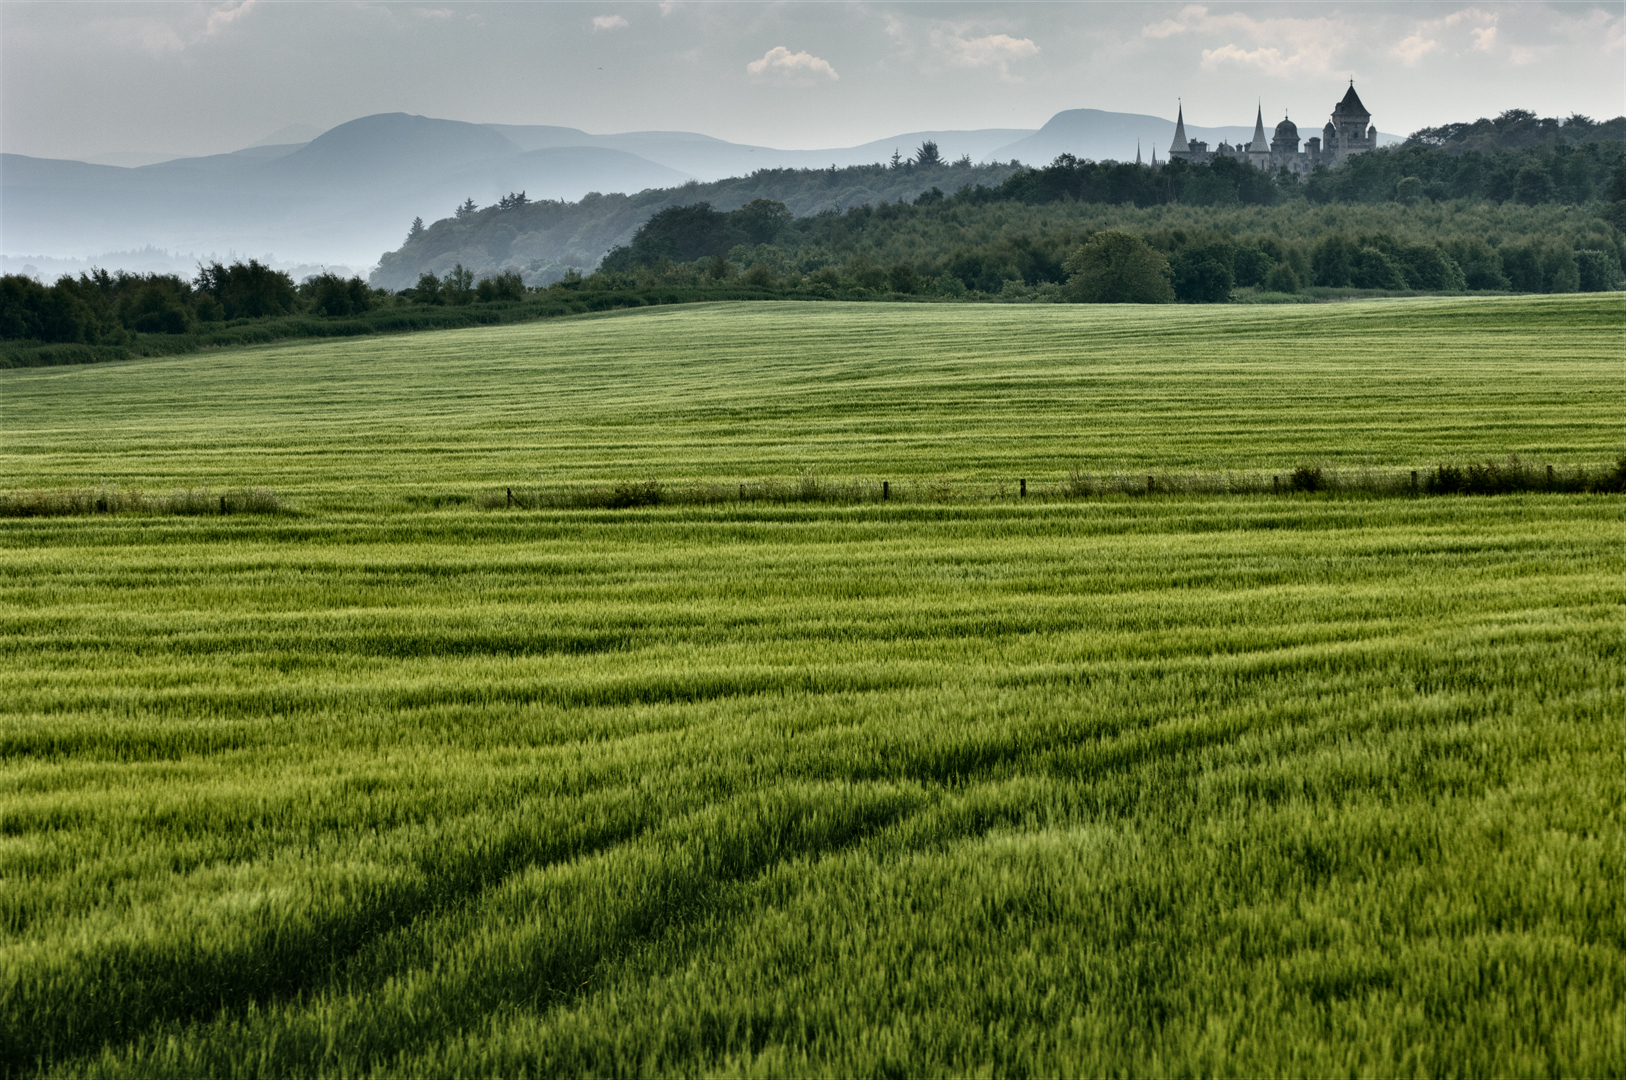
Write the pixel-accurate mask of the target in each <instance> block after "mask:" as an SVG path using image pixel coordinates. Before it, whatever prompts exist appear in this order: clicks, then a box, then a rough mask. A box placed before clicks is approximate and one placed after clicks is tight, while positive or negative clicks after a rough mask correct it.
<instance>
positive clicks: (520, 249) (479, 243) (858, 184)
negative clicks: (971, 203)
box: [369, 147, 1022, 289]
mask: <svg viewBox="0 0 1626 1080" xmlns="http://www.w3.org/2000/svg"><path fill="white" fill-rule="evenodd" d="M932 149H933V151H934V152H935V147H934V148H932ZM922 150H925V147H922ZM1021 168H1022V166H1020V165H1019V164H1017V163H1016V162H1008V163H994V164H988V165H973V164H972V163H971V162H970V161H969V160H966V159H964V158H962V159H961V160H959V161H957V162H952V163H946V162H943V161H941V160H937V159H936V157H935V153H932V154H922V153H918V152H917V154H916V156H915V157H914V158H911V159H909V160H902V159H900V160H899V161H898V162H897V163H896V164H895V165H893V164H886V163H877V164H874V165H853V166H848V167H846V168H841V169H837V168H829V169H758V170H757V171H756V172H753V173H751V174H750V175H749V176H736V177H729V178H727V179H724V180H715V181H711V182H708V183H701V182H699V181H691V182H690V183H687V184H684V185H682V186H681V187H675V188H656V189H650V190H647V191H641V192H637V193H635V194H629V195H621V194H608V195H604V194H599V193H597V192H590V193H588V194H587V195H584V196H583V197H582V198H581V199H580V200H579V201H577V202H573V203H572V202H563V201H557V200H546V199H544V200H534V201H533V200H530V199H523V200H521V199H516V198H514V197H513V196H509V197H508V198H507V199H506V200H501V201H499V202H498V203H497V204H496V205H494V206H488V207H486V208H484V209H476V208H474V207H473V206H472V205H469V204H465V205H464V206H462V207H459V208H458V210H457V212H456V213H454V214H453V215H452V216H451V217H447V218H443V219H441V220H439V221H436V222H435V223H433V224H432V225H427V226H423V227H422V228H419V227H417V226H416V225H414V227H413V228H412V229H410V230H409V232H408V235H407V240H406V243H405V244H403V245H402V246H401V248H400V249H399V250H398V251H392V252H387V253H385V254H384V255H383V256H382V257H381V258H380V260H379V266H378V269H377V270H376V271H374V272H373V274H372V275H371V277H370V278H369V281H370V282H371V283H372V284H373V285H375V286H379V287H383V288H388V289H404V288H409V287H412V286H413V283H414V282H416V281H417V280H418V279H419V277H421V276H422V275H423V274H426V273H432V274H435V275H436V276H437V277H445V275H446V274H447V273H448V272H449V271H450V270H451V269H452V268H453V267H454V266H456V265H459V264H461V265H463V266H465V267H469V268H470V269H472V270H474V271H475V272H476V273H477V274H485V273H488V272H490V273H497V272H510V273H517V274H520V275H521V276H522V277H523V278H524V280H525V282H526V284H528V285H546V284H548V283H550V282H553V281H556V280H558V279H559V278H561V277H563V276H564V275H565V274H566V273H567V272H569V271H570V270H572V269H575V270H578V271H587V270H589V269H591V268H593V267H595V266H597V265H598V261H599V258H600V256H602V255H603V254H604V253H605V252H606V251H608V250H609V249H611V248H612V247H615V246H617V245H621V244H625V243H627V242H628V241H629V240H630V239H631V237H632V235H633V233H634V232H636V231H637V229H638V227H639V226H640V225H641V224H643V222H644V221H646V220H647V219H648V218H649V217H650V216H651V215H652V214H655V213H658V212H659V211H661V210H664V209H666V208H668V207H672V206H683V205H689V204H693V203H700V202H706V203H709V204H711V205H713V206H718V207H722V208H724V209H733V208H736V207H740V206H744V205H746V204H747V203H750V202H753V201H755V200H757V199H770V200H772V201H774V202H778V203H783V204H784V205H785V206H786V207H788V208H789V210H790V212H791V213H792V214H793V215H796V216H798V217H807V216H812V215H815V214H819V213H824V212H827V211H840V210H845V209H847V208H848V207H852V206H859V205H862V204H864V203H870V204H878V203H881V202H895V201H896V200H898V199H913V198H914V197H915V196H916V195H918V194H920V193H921V192H923V191H926V190H928V189H930V188H932V187H939V188H946V189H948V190H951V191H952V190H957V189H959V188H961V187H965V186H974V185H977V184H982V185H984V186H987V185H990V184H992V185H997V184H999V183H1001V182H1002V181H1003V180H1004V179H1005V178H1006V177H1008V176H1010V175H1012V174H1013V173H1015V172H1017V171H1019V170H1020V169H1021ZM505 203H506V205H505Z"/></svg>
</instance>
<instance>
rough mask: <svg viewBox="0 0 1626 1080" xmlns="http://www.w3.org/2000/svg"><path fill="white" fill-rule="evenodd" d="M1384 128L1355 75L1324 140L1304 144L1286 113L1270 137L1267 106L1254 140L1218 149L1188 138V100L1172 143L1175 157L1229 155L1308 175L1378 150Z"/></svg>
mask: <svg viewBox="0 0 1626 1080" xmlns="http://www.w3.org/2000/svg"><path fill="white" fill-rule="evenodd" d="M1377 146H1378V129H1377V126H1376V125H1375V124H1373V123H1372V114H1371V113H1369V112H1367V111H1366V106H1365V105H1362V104H1361V99H1360V96H1359V95H1357V94H1356V93H1355V80H1354V79H1351V80H1350V81H1349V92H1348V93H1347V94H1345V95H1344V100H1342V101H1340V102H1339V103H1338V104H1336V105H1334V106H1333V107H1332V119H1330V120H1328V121H1327V126H1326V127H1324V128H1322V129H1321V137H1320V138H1319V139H1316V138H1312V139H1309V140H1308V141H1307V142H1306V143H1305V147H1304V149H1303V150H1300V149H1299V129H1298V127H1297V126H1296V125H1295V124H1294V123H1293V121H1291V120H1289V119H1287V118H1286V117H1285V116H1284V117H1283V118H1282V122H1281V123H1279V124H1277V125H1276V132H1275V134H1274V135H1272V136H1271V139H1270V141H1269V142H1266V141H1265V112H1264V109H1263V107H1261V108H1260V110H1259V112H1258V114H1257V115H1256V116H1255V118H1254V121H1253V140H1252V141H1251V142H1249V143H1248V145H1246V146H1231V145H1229V144H1228V143H1220V144H1219V146H1218V147H1217V148H1215V149H1213V150H1210V149H1208V144H1207V143H1205V142H1201V141H1189V142H1188V141H1187V139H1186V111H1185V106H1184V105H1183V104H1182V105H1181V107H1180V114H1179V119H1177V120H1176V121H1175V123H1174V144H1173V145H1171V146H1170V147H1169V158H1170V159H1171V160H1178V161H1189V162H1191V163H1192V164H1193V165H1206V164H1207V163H1208V162H1210V161H1213V160H1214V159H1215V158H1221V157H1228V158H1235V159H1236V160H1238V161H1246V162H1247V163H1248V164H1249V165H1252V166H1253V167H1255V168H1257V169H1263V170H1265V171H1267V172H1272V173H1274V172H1279V171H1281V170H1282V169H1286V170H1287V171H1288V172H1290V173H1298V174H1301V175H1302V174H1304V173H1308V172H1309V171H1310V170H1312V169H1314V168H1315V167H1316V166H1317V165H1336V164H1337V163H1338V162H1340V161H1342V160H1343V159H1344V158H1346V157H1349V156H1350V155H1351V154H1364V153H1365V152H1366V151H1368V150H1376V149H1377Z"/></svg>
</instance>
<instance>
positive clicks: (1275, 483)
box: [1270, 475, 1282, 495]
mask: <svg viewBox="0 0 1626 1080" xmlns="http://www.w3.org/2000/svg"><path fill="white" fill-rule="evenodd" d="M1270 490H1271V491H1273V492H1275V493H1276V494H1277V495H1280V494H1281V493H1282V478H1281V476H1280V475H1277V476H1272V477H1271V478H1270Z"/></svg>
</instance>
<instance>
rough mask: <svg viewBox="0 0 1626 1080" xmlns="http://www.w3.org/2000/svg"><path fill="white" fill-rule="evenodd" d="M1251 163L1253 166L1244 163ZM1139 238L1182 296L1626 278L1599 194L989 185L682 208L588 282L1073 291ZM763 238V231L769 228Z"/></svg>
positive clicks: (844, 290)
mask: <svg viewBox="0 0 1626 1080" xmlns="http://www.w3.org/2000/svg"><path fill="white" fill-rule="evenodd" d="M1243 167H1244V168H1246V166H1243ZM1104 231H1113V232H1120V233H1125V234H1129V235H1133V236H1136V237H1138V238H1139V239H1140V240H1141V241H1143V242H1144V244H1145V245H1146V246H1148V247H1149V248H1150V249H1152V250H1154V251H1155V252H1157V253H1158V254H1159V255H1160V257H1161V258H1162V259H1163V260H1164V262H1165V263H1166V264H1167V267H1168V273H1169V285H1170V289H1171V290H1172V291H1171V293H1170V296H1169V299H1174V300H1180V301H1184V302H1191V303H1216V302H1224V301H1227V300H1230V299H1233V298H1234V297H1235V296H1236V295H1237V292H1238V290H1253V293H1252V294H1250V295H1254V294H1258V293H1273V294H1278V295H1279V296H1284V297H1285V296H1292V295H1299V296H1301V297H1303V296H1305V295H1306V291H1307V290H1308V291H1309V295H1312V296H1313V295H1319V294H1317V293H1315V290H1348V289H1356V290H1367V291H1381V292H1393V293H1403V292H1437V293H1438V292H1462V291H1475V290H1478V291H1513V292H1576V291H1603V290H1608V289H1613V288H1617V287H1619V285H1620V284H1621V282H1622V281H1623V280H1626V272H1623V261H1626V237H1623V236H1622V234H1621V233H1620V231H1619V230H1617V229H1615V228H1613V227H1612V226H1611V225H1609V224H1608V223H1606V222H1604V221H1603V220H1601V219H1599V218H1597V217H1595V216H1591V215H1588V214H1587V213H1586V212H1585V211H1584V210H1579V209H1570V208H1561V207H1543V208H1523V207H1505V208H1491V207H1478V208H1462V209H1458V208H1426V209H1419V208H1408V207H1399V206H1387V207H1371V208H1366V207H1360V208H1328V209H1320V210H1317V209H1314V208H1310V207H1308V206H1306V205H1305V204H1303V203H1300V204H1299V205H1298V207H1297V208H1296V209H1295V208H1288V207H1275V208H1268V209H1266V208H1259V207H1254V208H1245V209H1242V210H1225V209H1219V208H1200V207H1152V208H1146V209H1137V208H1135V207H1132V206H1123V207H1115V208H1112V209H1111V210H1110V211H1106V212H1103V211H1102V209H1101V208H1100V207H1093V206H1090V205H1088V204H1083V203H1077V202H1062V203H1055V204H1046V205H1038V206H1032V205H1027V204H1023V205H1020V206H1013V205H1011V204H1009V203H1000V202H989V201H987V200H985V199H983V198H981V197H980V196H979V195H978V194H977V193H976V192H962V193H960V195H958V196H951V197H945V196H943V195H942V194H941V193H940V192H927V193H926V194H925V195H922V196H921V197H919V198H918V199H916V200H915V201H914V202H913V203H887V204H883V205H881V206H874V207H871V206H862V207H854V208H853V209H851V210H848V211H846V212H845V213H842V214H821V215H819V216H817V217H814V218H795V219H792V218H790V217H789V215H788V214H786V213H784V208H783V207H778V208H775V206H774V205H773V204H771V203H753V204H751V205H749V206H746V207H742V208H741V209H739V210H735V211H731V212H727V213H725V212H722V211H718V210H714V209H712V208H711V207H709V206H706V205H704V204H701V205H699V206H687V207H672V208H670V209H667V210H664V211H662V212H661V213H659V214H656V215H655V216H654V217H652V218H651V219H650V220H649V221H648V222H647V223H645V225H644V226H643V227H642V228H640V229H639V231H638V233H637V234H636V235H635V236H634V237H633V241H632V243H631V244H629V245H627V246H626V247H622V248H618V249H616V250H615V251H612V252H611V253H610V254H609V255H607V256H606V257H605V259H604V262H603V265H602V267H601V269H600V270H599V271H598V273H596V274H594V275H592V276H591V277H590V278H588V279H587V283H588V287H589V288H594V287H599V286H600V283H602V285H603V287H606V288H622V289H625V288H636V287H639V286H640V285H655V284H660V283H666V284H679V283H681V284H684V285H690V286H699V285H703V284H704V283H705V282H707V281H715V282H724V281H729V280H731V279H732V278H733V277H734V276H735V275H739V276H740V277H741V279H742V280H743V281H745V282H748V283H749V284H750V285H751V286H752V287H753V288H756V289H760V290H770V291H775V292H779V293H783V294H786V295H823V296H841V297H847V298H862V297H864V296H868V295H876V294H890V295H896V296H919V297H934V298H948V299H959V298H966V299H990V298H998V299H1006V300H1022V299H1036V300H1067V299H1077V298H1078V297H1077V296H1076V295H1074V294H1073V293H1070V292H1069V291H1068V290H1066V289H1065V288H1063V286H1065V285H1066V284H1067V283H1068V281H1069V280H1070V278H1071V276H1072V273H1073V271H1071V270H1069V269H1068V267H1067V259H1068V258H1069V256H1070V255H1072V254H1073V253H1074V252H1076V251H1077V250H1078V249H1079V248H1080V247H1081V246H1082V245H1084V244H1085V243H1086V242H1088V241H1089V240H1090V238H1091V237H1092V236H1093V235H1095V234H1096V233H1099V232H1104ZM753 241H754V242H753Z"/></svg>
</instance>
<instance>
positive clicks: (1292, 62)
mask: <svg viewBox="0 0 1626 1080" xmlns="http://www.w3.org/2000/svg"><path fill="white" fill-rule="evenodd" d="M1227 64H1232V65H1235V66H1237V67H1251V68H1253V69H1255V70H1257V71H1260V72H1262V73H1264V74H1266V75H1277V76H1281V77H1284V78H1285V77H1289V76H1293V75H1299V74H1306V73H1313V74H1318V75H1319V74H1325V73H1326V72H1328V71H1330V70H1331V68H1332V49H1331V48H1330V47H1328V46H1326V45H1303V46H1300V47H1299V48H1298V49H1296V50H1294V51H1293V52H1292V53H1284V52H1282V50H1280V49H1277V48H1271V47H1266V46H1263V45H1261V46H1260V47H1259V48H1257V49H1244V48H1242V47H1241V46H1239V45H1221V46H1220V47H1219V48H1217V49H1204V50H1203V61H1202V66H1203V67H1205V68H1208V69H1209V70H1214V69H1216V68H1220V67H1223V66H1225V65H1227Z"/></svg>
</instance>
